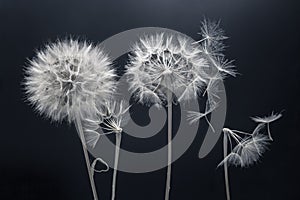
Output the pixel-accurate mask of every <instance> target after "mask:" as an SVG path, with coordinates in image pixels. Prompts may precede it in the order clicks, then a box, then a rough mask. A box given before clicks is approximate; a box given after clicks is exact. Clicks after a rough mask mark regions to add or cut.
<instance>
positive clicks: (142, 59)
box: [127, 33, 208, 105]
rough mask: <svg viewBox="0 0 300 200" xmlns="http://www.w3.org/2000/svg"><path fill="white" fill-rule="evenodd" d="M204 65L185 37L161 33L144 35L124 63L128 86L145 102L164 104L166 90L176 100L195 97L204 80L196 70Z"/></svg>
mask: <svg viewBox="0 0 300 200" xmlns="http://www.w3.org/2000/svg"><path fill="white" fill-rule="evenodd" d="M205 67H208V66H207V62H206V60H205V59H203V58H201V56H200V50H199V49H198V48H197V47H195V46H194V45H192V44H191V41H189V40H188V39H187V38H184V37H181V36H172V35H166V34H164V33H161V34H155V35H149V36H145V37H144V38H141V39H140V41H139V42H138V43H137V44H136V45H135V46H134V47H133V49H132V55H131V56H130V61H129V63H128V65H127V75H128V81H129V84H130V88H129V89H130V91H131V92H132V93H133V94H134V97H135V98H136V99H137V100H138V101H139V102H141V103H144V104H151V103H153V104H159V105H162V104H164V103H165V102H166V101H167V100H168V94H167V93H168V90H170V91H171V92H172V93H174V94H175V95H176V96H177V98H178V100H179V101H181V100H186V99H191V98H195V97H197V95H198V93H199V92H200V91H201V90H202V88H203V87H204V86H205V85H206V82H207V78H206V77H203V76H202V74H201V73H199V72H201V71H202V68H205ZM166 88H167V89H168V90H167V89H166Z"/></svg>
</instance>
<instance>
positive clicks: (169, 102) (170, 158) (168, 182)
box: [165, 92, 172, 200]
mask: <svg viewBox="0 0 300 200" xmlns="http://www.w3.org/2000/svg"><path fill="white" fill-rule="evenodd" d="M171 96H172V93H171V92H168V168H167V179H166V191H165V200H169V196H170V189H171V170H172V168H171V163H172V97H171Z"/></svg>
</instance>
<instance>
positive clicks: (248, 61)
mask: <svg viewBox="0 0 300 200" xmlns="http://www.w3.org/2000/svg"><path fill="white" fill-rule="evenodd" d="M203 16H206V17H207V18H210V19H221V20H222V23H221V26H222V28H224V29H225V31H226V33H227V35H228V36H230V39H229V40H228V41H227V44H228V45H229V48H228V49H227V52H226V55H227V56H228V57H229V58H232V59H235V60H236V61H235V64H236V65H237V66H238V68H237V69H238V71H239V72H240V73H241V75H240V76H238V77H237V78H228V79H226V81H225V85H226V92H227V96H228V107H227V108H228V113H227V118H226V126H230V127H234V128H236V129H241V130H252V129H253V127H254V123H253V122H251V121H250V120H249V118H248V117H249V116H253V115H264V114H268V113H270V112H271V111H272V110H276V111H281V110H282V109H284V110H285V112H284V113H283V114H284V117H283V118H282V119H281V120H279V121H277V122H276V123H274V124H272V127H271V128H272V132H273V137H274V142H273V143H272V145H271V146H270V151H267V152H266V153H265V154H264V157H263V158H262V161H261V163H258V164H257V165H255V166H253V167H251V168H248V169H239V168H230V178H231V190H232V199H235V200H247V199H249V200H250V199H251V200H252V199H257V200H265V199H272V200H273V199H291V200H293V199H295V200H296V199H300V191H299V188H300V172H299V167H300V166H299V161H298V159H299V150H298V147H299V145H300V134H299V123H300V120H299V119H300V117H299V116H300V106H299V103H300V98H299V92H300V79H299V76H300V66H299V65H300V59H299V53H300V31H299V28H300V17H299V16H300V5H299V3H298V1H297V0H294V1H292V0H281V1H279V0H247V1H246V0H219V1H217V0H190V1H188V0H148V1H142V0H131V1H129V0H119V1H113V0H111V1H105V2H104V1H100V0H85V1H78V0H49V1H45V0H44V1H42V0H35V1H34V0H26V1H25V0H6V1H4V0H1V1H0V95H1V98H0V105H1V109H0V111H1V112H0V113H1V114H0V117H1V120H0V123H1V129H0V130H1V139H0V199H92V196H91V195H92V193H91V191H90V186H89V181H88V176H87V172H86V168H85V164H84V157H83V154H82V149H81V144H80V140H79V138H78V136H77V134H76V132H75V128H74V127H73V126H68V125H66V124H51V123H50V121H49V120H46V119H43V118H42V117H40V116H38V115H37V114H36V113H34V112H33V109H32V108H31V107H30V106H29V105H27V104H26V103H24V94H23V91H22V88H21V86H20V82H21V81H22V79H23V65H24V63H26V59H27V58H32V57H33V56H34V54H35V49H37V48H40V47H41V46H42V45H43V44H44V43H45V42H49V41H54V40H55V39H57V38H62V37H63V38H64V37H66V36H68V35H73V36H80V37H81V38H85V39H88V40H90V41H93V42H96V43H97V42H101V41H103V40H104V39H106V38H108V37H110V36H112V35H114V34H116V33H119V32H121V31H125V30H128V29H132V28H137V27H146V26H157V27H166V28H169V29H174V30H177V31H180V32H182V33H185V34H187V35H189V36H191V37H192V38H195V39H198V38H199V37H198V35H197V32H198V31H199V25H200V21H201V20H202V19H203ZM140 115H141V116H143V113H140ZM201 132H202V131H201ZM201 132H199V134H198V136H197V138H196V140H195V141H194V143H193V144H192V146H191V147H190V148H189V150H188V151H187V152H186V153H185V154H184V155H183V156H182V157H181V158H180V159H179V160H177V161H176V162H175V163H174V164H173V176H172V178H173V179H172V190H171V199H172V200H182V199H188V200H194V199H225V189H224V184H223V171H222V169H216V165H217V164H218V162H219V161H220V160H221V157H222V141H221V140H220V141H219V142H218V144H217V145H216V147H215V148H214V149H213V151H212V152H211V153H210V154H209V155H208V156H207V157H206V158H204V159H202V160H199V159H198V157H197V154H198V150H199V147H200V145H201V142H202V139H203V135H201ZM204 132H205V131H204ZM126 142H130V141H126V140H125V141H124V143H126ZM150 145H151V144H150ZM136 146H137V148H138V144H137V145H136ZM133 151H134V149H133ZM165 172H166V170H165V169H162V170H159V171H156V172H152V173H147V174H127V173H123V172H119V176H118V186H117V199H119V200H121V199H122V200H127V199H128V200H129V199H130V200H135V199H144V200H150V199H151V200H152V199H155V200H156V199H163V198H164V184H165ZM111 176H112V170H110V172H108V173H106V174H100V175H96V185H97V189H98V193H99V196H100V199H109V198H110V185H111Z"/></svg>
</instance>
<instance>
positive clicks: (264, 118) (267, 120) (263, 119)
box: [251, 111, 282, 140]
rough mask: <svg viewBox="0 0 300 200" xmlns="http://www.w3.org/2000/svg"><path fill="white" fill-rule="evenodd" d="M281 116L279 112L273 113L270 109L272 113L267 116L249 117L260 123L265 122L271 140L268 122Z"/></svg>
mask: <svg viewBox="0 0 300 200" xmlns="http://www.w3.org/2000/svg"><path fill="white" fill-rule="evenodd" d="M281 117H282V114H281V113H274V111H272V113H271V114H270V115H269V116H265V117H251V119H252V120H253V121H255V122H257V123H260V124H267V130H268V135H269V138H270V140H273V138H272V135H271V131H270V123H271V122H274V121H276V120H278V119H280V118H281Z"/></svg>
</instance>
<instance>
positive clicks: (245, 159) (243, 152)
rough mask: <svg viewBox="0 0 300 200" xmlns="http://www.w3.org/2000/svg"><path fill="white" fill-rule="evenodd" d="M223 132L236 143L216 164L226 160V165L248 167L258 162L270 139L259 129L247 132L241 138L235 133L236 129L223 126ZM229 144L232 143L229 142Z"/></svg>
mask: <svg viewBox="0 0 300 200" xmlns="http://www.w3.org/2000/svg"><path fill="white" fill-rule="evenodd" d="M223 132H224V133H225V134H226V135H227V137H231V138H233V139H235V141H236V143H237V144H236V146H235V147H234V148H233V149H232V151H231V153H230V154H228V155H227V156H226V157H225V158H224V159H223V161H222V162H221V163H220V164H219V165H218V166H221V165H223V164H224V163H225V162H227V164H228V165H232V166H240V167H249V166H251V165H253V164H255V163H256V162H258V161H259V159H260V158H261V156H262V154H263V153H264V152H265V151H266V150H267V149H268V145H269V141H270V140H269V138H268V137H267V136H266V135H265V134H263V133H261V132H260V131H259V130H257V131H256V134H249V135H246V136H244V137H243V138H242V137H240V136H238V135H237V134H236V132H237V131H235V130H231V129H229V128H223ZM237 133H243V132H237ZM230 141H231V140H230ZM230 145H232V144H231V143H230Z"/></svg>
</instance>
